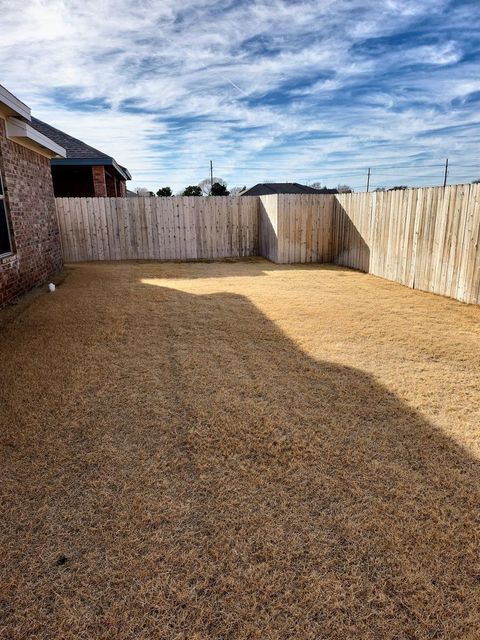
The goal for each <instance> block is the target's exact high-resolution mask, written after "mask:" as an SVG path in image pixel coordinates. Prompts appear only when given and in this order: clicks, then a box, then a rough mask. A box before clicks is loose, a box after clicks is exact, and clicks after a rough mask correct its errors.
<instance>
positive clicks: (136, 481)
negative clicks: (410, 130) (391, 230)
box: [0, 260, 480, 640]
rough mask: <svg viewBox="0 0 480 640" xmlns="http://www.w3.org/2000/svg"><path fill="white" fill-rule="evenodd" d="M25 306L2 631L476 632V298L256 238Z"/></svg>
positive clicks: (3, 379)
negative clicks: (250, 253) (412, 286)
mask: <svg viewBox="0 0 480 640" xmlns="http://www.w3.org/2000/svg"><path fill="white" fill-rule="evenodd" d="M21 307H22V303H20V304H19V305H17V307H16V308H15V310H14V311H8V314H9V316H8V319H7V320H6V321H4V322H3V324H2V326H1V328H0V353H1V354H2V367H1V368H0V420H1V423H2V432H1V436H0V444H1V465H0V469H1V485H0V496H1V505H0V551H1V556H0V558H1V559H0V565H1V568H0V620H1V622H0V637H4V638H9V639H12V640H13V639H15V640H16V639H22V640H23V639H25V638H36V639H38V640H43V639H49V640H51V639H53V638H62V639H67V638H68V639H69V638H72V639H73V638H75V639H81V638H85V639H86V638H89V639H90V638H105V639H107V638H108V639H111V638H118V639H127V638H128V639H133V638H135V639H147V638H165V639H172V640H173V639H176V640H177V639H183V638H185V639H187V638H188V639H195V640H200V639H202V640H206V639H210V638H224V639H226V638H232V639H233V638H235V639H236V638H259V639H260V638H261V639H262V640H265V639H286V638H302V639H303V638H305V639H312V640H313V639H320V638H322V639H338V640H340V639H345V638H355V639H357V638H362V639H371V640H374V639H375V640H378V639H383V638H385V639H386V638H389V639H390V638H391V639H394V638H395V639H398V640H400V639H402V640H403V639H405V640H406V639H413V638H415V639H422V640H423V639H427V638H428V639H433V638H437V639H438V638H443V639H447V638H448V639H452V640H453V639H455V640H457V639H459V638H462V639H472V640H473V639H474V638H478V637H480V611H479V607H478V603H479V602H480V564H479V538H480V522H479V504H480V488H479V487H480V484H479V479H480V467H479V460H478V457H479V438H478V424H479V420H478V418H479V404H480V403H479V400H480V389H479V377H478V365H479V362H480V340H479V334H478V327H479V320H480V310H479V309H478V308H476V307H469V306H465V305H462V304H460V303H457V302H454V301H451V300H447V299H444V298H440V297H436V296H432V295H429V294H425V293H421V292H415V291H411V290H409V289H406V288H404V287H401V286H398V285H395V284H392V283H388V282H386V281H383V280H380V279H377V278H374V277H372V276H367V275H363V274H359V273H355V272H352V271H348V270H345V269H339V268H334V267H307V266H304V267H294V266H288V267H283V266H274V265H272V264H270V263H268V262H266V261H263V260H246V261H241V262H237V263H214V264H152V263H138V264H135V263H118V264H83V265H75V266H74V267H72V269H71V272H70V274H69V276H68V277H67V279H66V281H65V282H64V283H63V284H62V285H61V286H60V287H59V289H58V290H57V292H56V293H55V294H53V295H45V296H42V297H40V298H37V299H35V300H33V302H31V303H30V304H29V306H28V308H25V309H24V311H23V313H22V312H21V311H22V308H21ZM2 313H3V314H4V315H3V318H6V317H7V316H6V315H5V313H4V312H2ZM2 634H3V635H2Z"/></svg>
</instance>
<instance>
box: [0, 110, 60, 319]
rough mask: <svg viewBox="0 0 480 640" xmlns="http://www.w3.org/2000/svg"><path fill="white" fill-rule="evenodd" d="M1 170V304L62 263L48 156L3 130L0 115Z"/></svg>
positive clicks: (38, 282) (41, 279)
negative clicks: (5, 241)
mask: <svg viewBox="0 0 480 640" xmlns="http://www.w3.org/2000/svg"><path fill="white" fill-rule="evenodd" d="M0 171H1V172H2V176H3V183H4V186H5V190H6V194H7V207H8V210H9V212H10V230H11V233H12V240H13V256H9V257H6V258H0V307H2V306H3V305H4V304H5V303H7V302H8V301H9V300H12V299H13V298H15V297H17V296H19V295H21V294H22V293H25V292H26V291H28V290H29V289H31V288H32V287H34V286H36V285H39V284H42V283H43V282H46V281H47V279H48V278H49V276H51V275H52V274H53V273H55V272H56V271H59V270H60V269H61V268H62V252H61V246H60V237H59V231H58V224H57V217H56V211H55V199H54V196H53V185H52V175H51V171H50V161H49V159H48V158H46V157H44V156H42V155H40V154H38V153H36V152H35V151H31V150H30V149H27V148H25V147H23V146H21V145H19V144H17V143H16V142H13V141H12V140H8V139H7V138H6V135H5V120H3V118H1V117H0Z"/></svg>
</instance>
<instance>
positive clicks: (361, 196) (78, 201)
mask: <svg viewBox="0 0 480 640" xmlns="http://www.w3.org/2000/svg"><path fill="white" fill-rule="evenodd" d="M57 211H58V219H59V225H60V232H61V238H62V244H63V251H64V257H65V260H66V261H73V262H75V261H81V260H129V259H153V260H201V259H215V258H227V257H240V256H254V255H262V256H265V257H266V258H268V259H269V260H272V261H273V262H277V263H287V264H290V263H307V262H316V263H320V262H334V263H336V264H338V265H343V266H347V267H352V268H353V269H359V270H361V271H365V272H367V273H373V274H375V275H377V276H381V277H382V278H386V279H388V280H394V281H396V282H400V283H402V284H404V285H407V286H409V287H412V288H415V289H421V290H423V291H431V292H433V293H439V294H443V295H446V296H450V297H452V298H456V299H458V300H462V301H464V302H471V303H480V185H479V184H477V185H456V186H451V187H447V188H445V189H444V188H440V187H437V188H425V189H407V190H405V191H387V192H375V193H355V194H342V195H337V196H332V195H269V196H261V197H244V196H240V197H236V198H230V197H209V198H199V197H175V198H57Z"/></svg>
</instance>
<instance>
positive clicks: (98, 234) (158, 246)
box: [57, 196, 258, 262]
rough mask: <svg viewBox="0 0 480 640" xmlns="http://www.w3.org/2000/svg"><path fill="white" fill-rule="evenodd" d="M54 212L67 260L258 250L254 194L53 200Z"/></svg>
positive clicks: (246, 253) (221, 255)
mask: <svg viewBox="0 0 480 640" xmlns="http://www.w3.org/2000/svg"><path fill="white" fill-rule="evenodd" d="M57 212H58V222H59V227H60V235H61V239H62V246H63V254H64V259H65V261H67V262H78V261H82V260H132V259H145V260H205V259H210V260H211V259H215V258H226V257H240V256H252V255H257V254H258V201H257V198H255V197H250V198H249V197H236V198H230V197H224V196H216V197H211V198H198V197H193V196H191V197H173V198H57Z"/></svg>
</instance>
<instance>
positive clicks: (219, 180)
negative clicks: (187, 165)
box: [198, 178, 227, 196]
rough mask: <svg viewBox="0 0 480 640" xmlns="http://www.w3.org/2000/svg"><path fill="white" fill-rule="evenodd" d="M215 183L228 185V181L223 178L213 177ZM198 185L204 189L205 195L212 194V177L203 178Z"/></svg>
mask: <svg viewBox="0 0 480 640" xmlns="http://www.w3.org/2000/svg"><path fill="white" fill-rule="evenodd" d="M215 183H217V184H221V185H223V186H224V187H226V186H227V183H226V181H225V180H224V179H223V178H213V184H215ZM198 186H199V187H200V189H201V190H202V194H203V195H204V196H209V195H210V191H211V189H212V182H210V178H205V180H202V181H201V182H199V183H198Z"/></svg>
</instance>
